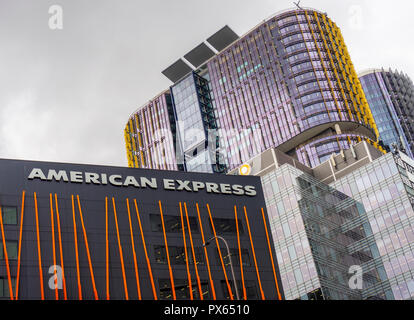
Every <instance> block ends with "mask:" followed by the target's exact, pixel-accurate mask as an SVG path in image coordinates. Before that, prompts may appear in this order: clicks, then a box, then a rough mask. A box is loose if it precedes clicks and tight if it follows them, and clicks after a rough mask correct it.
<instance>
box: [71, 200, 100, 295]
mask: <svg viewBox="0 0 414 320" xmlns="http://www.w3.org/2000/svg"><path fill="white" fill-rule="evenodd" d="M76 199H77V200H78V208H79V215H80V218H81V224H82V230H83V239H84V241H85V247H86V254H87V256H88V264H89V272H90V274H91V280H92V288H93V294H94V296H95V300H99V297H98V291H96V285H95V277H94V275H93V267H92V259H91V254H90V252H89V244H88V236H87V235H86V229H85V224H84V223H83V214H82V207H81V204H80V200H79V195H76Z"/></svg>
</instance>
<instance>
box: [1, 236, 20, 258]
mask: <svg viewBox="0 0 414 320" xmlns="http://www.w3.org/2000/svg"><path fill="white" fill-rule="evenodd" d="M6 248H7V258H8V259H9V260H17V251H18V250H17V242H16V241H6ZM0 260H4V252H3V242H1V243H0Z"/></svg>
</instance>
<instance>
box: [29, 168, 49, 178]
mask: <svg viewBox="0 0 414 320" xmlns="http://www.w3.org/2000/svg"><path fill="white" fill-rule="evenodd" d="M36 178H38V179H41V180H46V176H45V174H44V173H43V171H42V169H38V168H34V169H32V172H30V174H29V177H28V179H29V180H33V179H36Z"/></svg>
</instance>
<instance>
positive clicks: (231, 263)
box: [203, 236, 240, 300]
mask: <svg viewBox="0 0 414 320" xmlns="http://www.w3.org/2000/svg"><path fill="white" fill-rule="evenodd" d="M215 239H220V240H222V241H223V242H224V245H225V246H226V249H227V255H228V256H229V259H230V269H231V275H232V277H233V283H234V288H235V290H236V297H237V300H240V297H239V290H238V288H237V282H236V277H235V276H234V269H233V262H232V261H231V253H230V249H229V245H228V243H227V241H226V239H224V238H223V237H221V236H215V237H212V238H210V239H208V240H207V241H206V243H203V247H207V246H208V245H209V244H210V243H211V241H212V240H215Z"/></svg>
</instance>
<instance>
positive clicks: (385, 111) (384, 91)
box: [360, 70, 414, 157]
mask: <svg viewBox="0 0 414 320" xmlns="http://www.w3.org/2000/svg"><path fill="white" fill-rule="evenodd" d="M360 81H361V84H362V87H363V89H364V92H365V95H366V97H367V100H368V103H369V106H370V108H371V111H372V114H373V116H374V119H375V122H376V123H377V126H378V130H379V134H380V139H381V140H382V141H383V142H384V144H385V145H387V146H388V147H390V148H392V145H393V144H395V145H396V146H398V147H399V148H400V149H401V150H403V151H404V152H406V153H407V154H408V155H409V156H411V157H413V154H414V145H413V143H412V141H413V139H414V116H413V115H412V110H413V108H414V84H413V82H412V80H411V79H410V78H409V77H408V76H407V75H404V74H402V73H400V72H396V71H395V72H394V71H392V70H389V71H385V70H370V71H367V72H364V73H362V74H361V75H360Z"/></svg>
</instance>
